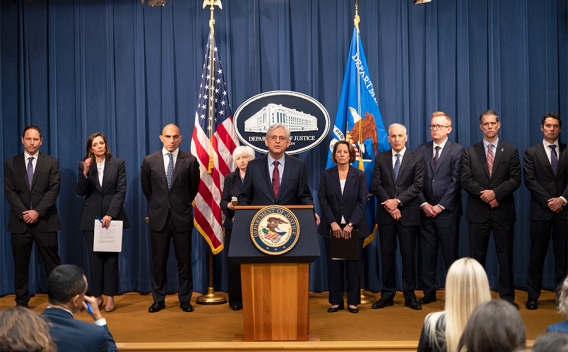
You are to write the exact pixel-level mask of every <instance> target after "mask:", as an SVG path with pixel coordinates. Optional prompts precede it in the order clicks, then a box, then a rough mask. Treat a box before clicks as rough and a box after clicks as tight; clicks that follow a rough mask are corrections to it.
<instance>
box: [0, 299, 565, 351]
mask: <svg viewBox="0 0 568 352" xmlns="http://www.w3.org/2000/svg"><path fill="white" fill-rule="evenodd" d="M219 294H220V295H225V293H222V292H220V293H219ZM368 294H369V295H371V296H375V297H377V298H378V296H379V295H378V294H376V295H373V294H372V293H370V292H368ZM492 294H493V296H494V297H497V294H496V293H495V292H493V293H492ZM197 296H199V294H197V293H196V294H194V296H193V299H192V304H193V305H194V307H195V311H194V312H193V313H185V312H183V311H182V310H181V309H180V308H179V302H178V300H177V295H168V296H167V299H166V309H165V310H163V311H161V312H158V313H154V314H150V313H148V307H149V306H150V304H151V303H152V296H151V295H140V294H138V293H126V294H123V295H121V296H117V297H116V306H117V310H116V311H114V312H111V313H106V312H103V316H104V317H105V318H106V319H107V323H108V326H109V329H110V331H111V332H112V334H113V336H114V338H115V341H116V342H117V345H118V347H119V350H120V351H130V352H135V351H146V352H147V351H163V352H167V351H178V352H179V351H210V352H221V351H382V352H385V351H398V352H400V351H416V346H417V344H418V338H419V336H420V331H421V329H422V323H423V321H424V318H425V317H426V315H427V314H428V313H431V312H434V311H439V310H442V309H443V307H444V300H443V299H440V298H443V291H438V298H439V299H438V301H437V302H435V303H432V304H429V305H424V308H423V310H421V311H413V310H411V309H409V308H406V307H404V299H403V297H402V294H401V293H400V292H399V293H397V296H396V298H395V305H394V306H393V307H387V308H385V309H378V310H373V309H371V306H370V305H360V306H359V313H358V314H352V313H349V312H348V311H347V310H344V311H339V312H337V313H331V314H330V313H327V308H328V307H329V304H328V300H327V293H310V299H309V301H310V302H309V305H310V308H309V309H310V334H311V341H307V342H242V336H243V334H244V329H243V314H242V311H233V310H231V309H230V308H229V306H228V305H227V304H222V305H199V304H195V298H196V297H197ZM417 296H418V298H420V297H421V296H422V294H421V292H417ZM526 299H527V293H526V292H525V291H517V299H516V302H517V304H518V305H519V307H520V313H521V316H522V317H523V320H524V322H525V326H526V329H527V340H528V341H527V345H528V346H531V345H532V341H533V340H534V339H535V338H536V337H537V336H539V335H541V334H543V333H544V332H545V331H546V327H547V326H548V325H550V324H553V323H556V322H558V321H561V320H563V319H564V318H563V317H562V316H561V315H560V314H558V313H557V312H556V307H555V301H554V300H555V295H554V292H550V291H543V294H542V296H541V299H540V300H539V309H538V310H535V311H529V310H527V309H525V307H524V303H525V302H526ZM14 304H15V302H14V296H13V295H8V296H5V297H2V298H0V309H4V308H6V307H10V306H13V305H14ZM46 306H47V295H45V294H38V295H36V296H35V297H33V298H32V299H31V301H30V309H32V310H33V311H35V312H37V313H41V312H42V311H43V310H44V309H45V307H46ZM76 319H81V320H84V321H91V320H90V318H89V317H88V316H87V314H86V313H79V314H77V316H76Z"/></svg>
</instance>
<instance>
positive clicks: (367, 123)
mask: <svg viewBox="0 0 568 352" xmlns="http://www.w3.org/2000/svg"><path fill="white" fill-rule="evenodd" d="M358 87H359V88H358ZM332 134H333V139H332V140H331V142H330V145H329V153H328V158H327V165H326V169H329V168H330V167H332V166H334V163H333V162H332V161H331V153H332V151H333V146H334V144H335V143H336V142H337V141H338V140H347V141H349V142H350V143H351V144H352V145H353V148H355V153H356V156H357V160H356V161H355V163H354V164H353V166H355V167H357V168H360V169H362V170H364V171H365V173H366V174H367V185H368V186H369V197H368V201H367V209H366V210H367V211H366V215H367V220H368V221H369V228H370V229H374V228H375V203H376V202H375V196H373V195H372V193H373V192H372V182H371V181H372V175H373V166H374V161H375V157H376V156H377V155H378V154H379V153H382V152H383V151H385V150H387V149H389V148H390V146H389V142H388V138H387V132H386V131H385V126H384V124H383V118H382V116H381V112H380V110H379V105H378V103H377V97H376V94H375V90H374V87H373V83H372V82H371V76H370V75H369V68H368V66H367V59H366V58H365V52H364V51H363V45H362V43H361V39H360V36H359V32H358V31H357V28H356V27H355V28H353V38H352V39H351V46H350V48H349V56H348V57H347V67H346V69H345V77H344V78H343V86H342V88H341V96H340V97H339V105H338V107H337V115H336V116H335V125H334V126H333V132H332ZM373 234H374V231H373ZM373 237H374V236H373V235H371V236H369V238H368V239H369V242H370V241H372V239H373ZM366 244H368V243H367V241H366V242H365V245H366Z"/></svg>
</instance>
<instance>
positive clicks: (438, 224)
mask: <svg viewBox="0 0 568 352" xmlns="http://www.w3.org/2000/svg"><path fill="white" fill-rule="evenodd" d="M429 127H430V134H431V135H432V141H431V142H427V143H424V144H422V145H421V146H419V147H418V148H417V149H416V152H417V153H419V154H421V155H422V157H423V158H424V164H425V165H424V181H423V187H422V192H420V194H419V195H418V201H419V202H420V209H421V210H422V211H421V212H420V228H421V238H420V255H421V260H422V265H421V269H422V271H421V276H422V286H423V290H424V297H423V298H422V299H420V301H419V302H420V303H421V304H428V303H431V302H436V267H437V264H438V247H439V246H441V248H442V255H443V257H444V264H445V267H446V272H447V271H448V269H449V268H450V265H452V263H453V262H454V261H455V260H456V259H458V240H459V226H460V216H461V214H462V204H461V187H460V170H461V159H462V156H463V152H464V148H463V147H462V146H461V145H459V144H457V143H454V142H452V141H450V140H449V139H448V134H450V132H452V119H451V118H450V117H449V116H448V115H446V114H445V113H444V112H442V111H436V112H433V113H432V119H431V121H430V126H429Z"/></svg>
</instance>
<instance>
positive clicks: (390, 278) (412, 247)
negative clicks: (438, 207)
mask: <svg viewBox="0 0 568 352" xmlns="http://www.w3.org/2000/svg"><path fill="white" fill-rule="evenodd" d="M407 140H408V136H407V135H406V127H404V126H403V125H401V124H397V123H395V124H392V125H391V126H390V127H389V143H390V145H391V149H389V150H387V151H386V152H383V153H381V154H379V155H378V156H377V158H376V159H375V166H374V169H373V193H374V194H375V195H376V196H377V199H378V201H379V202H380V203H381V205H382V207H377V224H378V226H379V240H380V243H381V266H382V279H383V290H382V293H381V298H380V299H379V300H378V301H377V302H375V303H373V306H372V308H373V309H377V308H384V307H386V306H392V305H393V304H394V303H393V298H394V295H395V294H396V284H395V272H396V263H395V259H396V247H397V244H396V242H397V237H398V240H399V242H400V254H401V256H402V291H403V294H404V305H405V306H407V307H410V308H411V309H414V310H421V309H422V305H421V304H420V303H418V301H417V300H416V295H415V294H414V289H415V287H416V238H417V236H418V233H419V226H420V204H419V202H418V195H419V194H420V191H421V190H422V180H423V177H424V176H423V173H424V160H423V158H422V155H420V154H418V153H413V152H412V151H411V150H409V149H407V148H406V145H405V144H406V141H407Z"/></svg>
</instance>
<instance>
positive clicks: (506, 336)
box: [458, 299, 526, 352]
mask: <svg viewBox="0 0 568 352" xmlns="http://www.w3.org/2000/svg"><path fill="white" fill-rule="evenodd" d="M525 334H526V333H525V324H524V323H523V319H522V318H521V314H520V313H519V310H518V309H517V308H516V307H515V306H513V305H512V304H511V303H509V302H507V301H505V300H502V299H494V300H492V301H489V302H483V303H480V304H479V305H478V306H477V307H475V309H474V310H473V312H472V313H471V317H470V318H469V320H468V322H467V325H466V327H465V329H464V331H463V334H462V336H461V338H460V342H459V344H458V351H460V352H464V351H466V352H493V351H498V352H514V351H524V350H525V346H526V336H525Z"/></svg>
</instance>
